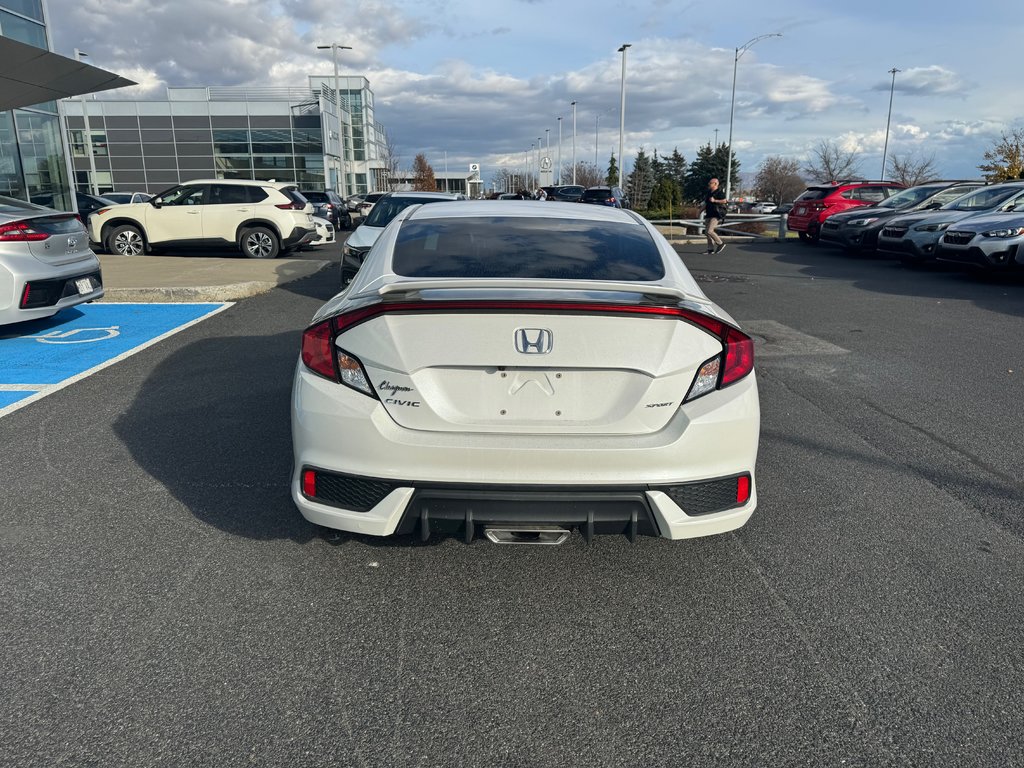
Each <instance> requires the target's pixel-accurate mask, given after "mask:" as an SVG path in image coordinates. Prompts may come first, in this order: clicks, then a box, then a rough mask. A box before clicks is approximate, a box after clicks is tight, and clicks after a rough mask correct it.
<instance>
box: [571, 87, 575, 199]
mask: <svg viewBox="0 0 1024 768" xmlns="http://www.w3.org/2000/svg"><path fill="white" fill-rule="evenodd" d="M570 106H572V183H573V184H574V185H575V184H576V102H575V101H573V102H570Z"/></svg>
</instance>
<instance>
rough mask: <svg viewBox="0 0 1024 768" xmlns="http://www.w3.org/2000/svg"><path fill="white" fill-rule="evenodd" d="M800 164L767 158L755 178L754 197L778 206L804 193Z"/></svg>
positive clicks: (784, 159) (776, 158) (793, 161)
mask: <svg viewBox="0 0 1024 768" xmlns="http://www.w3.org/2000/svg"><path fill="white" fill-rule="evenodd" d="M805 186H806V184H804V180H803V177H801V176H800V163H798V162H797V161H796V160H787V159H786V158H784V157H778V156H774V157H766V158H765V159H764V160H762V161H761V165H759V166H758V168H757V175H756V176H755V177H754V195H755V196H756V197H757V199H758V200H770V201H771V202H773V203H775V204H776V205H781V204H782V203H788V202H790V201H791V200H794V199H796V196H797V195H799V194H800V193H801V192H803V191H804V187H805Z"/></svg>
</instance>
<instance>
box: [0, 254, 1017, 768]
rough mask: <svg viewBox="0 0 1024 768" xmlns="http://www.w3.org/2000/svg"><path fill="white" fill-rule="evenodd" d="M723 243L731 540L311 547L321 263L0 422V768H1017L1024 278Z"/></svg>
mask: <svg viewBox="0 0 1024 768" xmlns="http://www.w3.org/2000/svg"><path fill="white" fill-rule="evenodd" d="M699 249H700V246H698V245H694V246H692V247H691V250H692V252H691V250H687V251H686V252H685V253H684V260H685V261H686V262H687V263H688V265H689V266H690V268H691V270H692V271H693V272H694V273H695V275H696V276H697V278H698V280H699V281H700V283H701V285H702V286H703V287H704V288H705V290H706V291H707V292H708V294H709V295H711V296H712V298H714V299H715V300H716V301H718V302H720V303H721V304H722V305H723V306H725V307H727V308H728V309H729V310H730V311H731V312H732V313H733V314H734V316H735V317H736V319H737V320H738V321H739V322H740V323H741V325H743V326H744V327H745V328H747V329H748V330H750V331H751V332H752V333H753V334H754V335H755V337H756V338H757V366H758V373H757V375H758V379H759V386H760V391H761V408H762V417H763V421H762V440H761V450H760V454H759V461H758V482H759V499H760V504H759V508H758V510H757V512H756V513H755V514H754V517H753V518H752V519H751V521H750V523H749V524H748V525H747V526H746V527H745V528H743V529H741V530H740V531H738V532H736V533H734V534H729V535H724V536H719V537H715V538H709V539H702V540H693V541H682V542H670V541H664V540H659V539H640V540H639V541H638V542H637V543H636V544H633V545H631V544H629V543H628V542H627V541H626V540H625V539H624V538H619V537H603V538H598V539H596V540H595V542H594V543H593V544H592V545H590V546H587V545H586V544H585V543H584V542H583V540H582V538H581V537H580V536H578V535H574V536H573V537H572V538H571V539H570V540H569V541H568V542H567V543H566V544H564V545H562V546H560V547H551V548H544V547H536V548H533V547H501V546H495V545H491V544H488V543H487V542H484V541H477V542H474V543H473V544H472V545H465V544H463V543H462V542H461V541H458V540H453V539H446V538H440V537H435V538H432V539H431V540H429V541H428V542H426V543H424V544H421V543H419V542H418V541H412V540H408V539H396V540H378V539H372V538H369V537H360V536H346V535H337V536H335V535H330V534H327V535H324V534H322V533H321V532H320V531H318V530H317V529H315V528H314V527H313V526H310V525H308V524H307V523H305V521H304V520H302V518H301V517H300V516H299V515H298V513H297V512H296V511H295V509H294V506H293V505H292V503H291V500H290V498H289V495H288V487H287V482H288V477H289V473H290V469H291V455H290V432H289V424H288V407H289V396H290V385H291V374H292V370H293V367H294V365H295V360H296V355H297V351H298V342H299V338H300V332H301V329H302V328H303V327H304V325H305V324H306V323H307V322H308V320H309V318H310V317H311V316H312V314H313V312H314V311H315V310H316V308H317V307H318V306H319V305H320V304H321V303H322V301H324V300H325V299H326V298H327V297H329V296H330V295H331V294H332V293H333V291H334V289H335V287H336V282H337V280H336V278H337V275H336V273H335V272H333V271H332V270H329V269H327V270H321V271H318V272H316V273H315V274H313V275H311V276H309V277H306V278H303V279H299V280H295V281H292V282H289V283H287V284H284V285H282V286H280V287H278V288H275V289H273V290H271V291H269V292H267V293H264V294H261V295H258V296H255V297H253V298H248V299H245V300H244V301H241V302H239V303H237V304H235V305H234V306H232V307H231V308H230V311H221V312H217V313H215V314H212V315H210V316H207V317H206V319H204V320H203V321H202V322H199V323H196V324H194V325H191V326H188V327H186V328H184V329H183V330H181V331H180V332H177V333H174V334H173V335H171V336H168V337H166V338H164V339H162V340H161V341H160V342H159V343H157V344H154V345H151V346H149V347H147V348H145V349H142V350H141V351H139V352H138V353H137V354H133V355H131V356H128V357H125V358H123V359H120V360H118V362H117V363H116V364H115V365H110V366H108V367H105V368H102V369H101V370H98V371H96V372H95V373H94V374H93V375H90V376H88V377H86V378H83V379H81V380H79V381H76V382H75V383H74V384H73V385H72V386H67V387H64V388H63V389H60V390H59V391H55V392H53V393H52V394H51V395H50V396H48V397H46V398H45V399H42V400H40V401H38V402H32V403H29V404H28V405H26V406H24V407H22V408H20V409H18V410H16V411H14V412H11V413H9V414H8V415H7V416H6V417H4V418H2V419H0V439H2V440H3V443H4V445H5V446H8V450H7V451H5V460H4V462H2V463H0V487H2V488H4V489H5V490H4V498H3V502H2V508H3V510H4V515H3V521H2V527H0V614H2V615H3V616H4V617H5V620H4V621H3V622H0V667H2V668H3V669H4V689H5V695H4V696H3V697H2V698H0V764H3V765H5V766H6V765H10V766H40V765H46V766H51V765H54V766H57V765H69V766H80V765H137V766H178V765H236V764H241V763H245V764H251V765H267V766H271V765H273V766H277V765H295V766H300V765H301V766H314V765H333V766H339V765H346V766H347V765H352V766H369V765H389V766H390V765H396V766H397V765H403V766H404V765H422V766H436V765H445V766H449V765H452V766H455V765H464V766H480V765H517V766H519V765H521V766H567V765H579V766H584V765H586V766H622V765H645V766H648V765H649V766H678V765H687V766H721V765H729V766H790V765H793V766H796V765H812V766H818V765H837V766H865V767H871V768H873V767H874V766H951V765H956V766H986V767H987V766H1012V765H1020V764H1021V757H1020V749H1019V744H1020V743H1021V741H1022V740H1024V726H1022V724H1024V694H1022V691H1024V669H1022V667H1021V664H1020V659H1021V658H1024V640H1022V637H1021V633H1020V630H1019V628H1020V627H1021V626H1022V625H1024V598H1022V597H1021V596H1022V595H1024V546H1022V542H1021V537H1022V536H1024V522H1022V520H1021V516H1020V510H1021V509H1022V508H1024V486H1022V483H1021V481H1020V474H1019V463H1020V462H1019V457H1020V456H1021V455H1024V435H1022V433H1021V429H1020V421H1019V419H1018V418H1016V417H1015V416H1014V415H1013V414H1015V413H1016V412H1017V410H1018V406H1019V403H1020V402H1021V395H1022V394H1024V384H1022V383H1021V382H1022V380H1021V375H1022V374H1024V360H1022V359H1021V357H1022V355H1024V348H1022V347H1021V345H1015V344H1012V343H1010V342H1008V341H1007V340H1012V339H1016V338H1020V337H1022V336H1024V293H1022V288H1024V286H1020V285H1019V284H1012V283H1000V282H997V281H980V280H976V279H970V278H964V277H962V276H961V275H958V274H952V273H945V272H937V271H920V270H919V271H911V270H905V269H903V268H901V267H900V266H899V265H897V264H896V263H894V262H886V261H882V260H865V259H851V258H847V257H844V256H842V255H841V254H840V253H839V252H836V251H831V250H828V249H820V248H807V247H804V246H801V245H800V244H798V243H781V244H776V245H764V246H754V245H731V246H730V247H729V248H728V249H727V250H726V251H725V252H724V253H723V254H721V255H719V256H713V257H708V256H703V255H701V254H698V253H696V251H697V250H699ZM112 324H114V322H113V321H108V325H112ZM98 325H99V324H98V323H97V326H98ZM3 343H6V341H5V342H3ZM33 343H34V344H37V345H40V346H41V344H40V342H33Z"/></svg>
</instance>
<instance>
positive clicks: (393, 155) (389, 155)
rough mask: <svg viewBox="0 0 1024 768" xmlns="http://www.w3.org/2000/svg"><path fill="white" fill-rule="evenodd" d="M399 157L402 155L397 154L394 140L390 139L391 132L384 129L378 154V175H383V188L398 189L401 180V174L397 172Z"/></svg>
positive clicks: (392, 190)
mask: <svg viewBox="0 0 1024 768" xmlns="http://www.w3.org/2000/svg"><path fill="white" fill-rule="evenodd" d="M401 159H402V156H401V155H400V154H399V152H398V147H397V146H396V145H395V142H394V140H392V138H391V134H390V133H388V132H387V131H384V143H383V146H382V148H381V155H380V163H381V166H382V168H381V169H380V175H381V176H383V183H384V189H387V190H389V191H391V192H394V191H395V190H396V189H398V186H399V184H400V181H401V179H400V176H401V174H400V173H399V172H398V169H399V163H400V162H401Z"/></svg>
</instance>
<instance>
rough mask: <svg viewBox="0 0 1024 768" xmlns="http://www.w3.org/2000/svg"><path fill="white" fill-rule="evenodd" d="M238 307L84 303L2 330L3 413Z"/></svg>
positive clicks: (0, 381)
mask: <svg viewBox="0 0 1024 768" xmlns="http://www.w3.org/2000/svg"><path fill="white" fill-rule="evenodd" d="M231 306H233V304H232V303H231V302H224V303H198V304H118V303H114V302H109V303H108V302H102V303H98V304H82V305H79V306H77V307H73V308H71V309H66V310H63V311H61V312H59V313H57V314H56V315H55V316H53V317H49V318H44V319H42V320H32V321H29V322H25V323H17V324H15V325H10V326H4V327H3V328H2V329H0V416H6V415H7V414H8V413H11V412H13V411H15V410H17V409H19V408H21V407H22V406H24V405H27V404H28V403H30V402H32V401H34V400H38V399H39V398H41V397H44V396H45V395H47V394H50V393H52V392H55V391H57V390H58V389H62V388H63V387H65V386H67V385H69V384H72V383H74V382H75V381H78V380H79V379H82V378H85V377H86V376H89V375H91V374H93V373H96V372H97V371H99V370H102V369H103V368H106V367H107V366H109V365H112V364H114V363H116V362H118V361H120V360H123V359H125V358H127V357H130V356H131V355H134V354H136V353H138V352H140V351H142V350H143V349H145V348H146V347H149V346H152V345H153V344H156V343H157V342H159V341H162V340H163V339H166V338H167V337H169V336H172V335H173V334H175V333H178V332H180V331H182V330H184V329H185V328H188V327H189V326H192V325H195V324H196V323H198V322H201V321H203V320H205V319H207V318H209V317H212V316H213V315H215V314H217V313H218V312H221V311H223V310H225V309H228V308H229V307H231Z"/></svg>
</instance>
